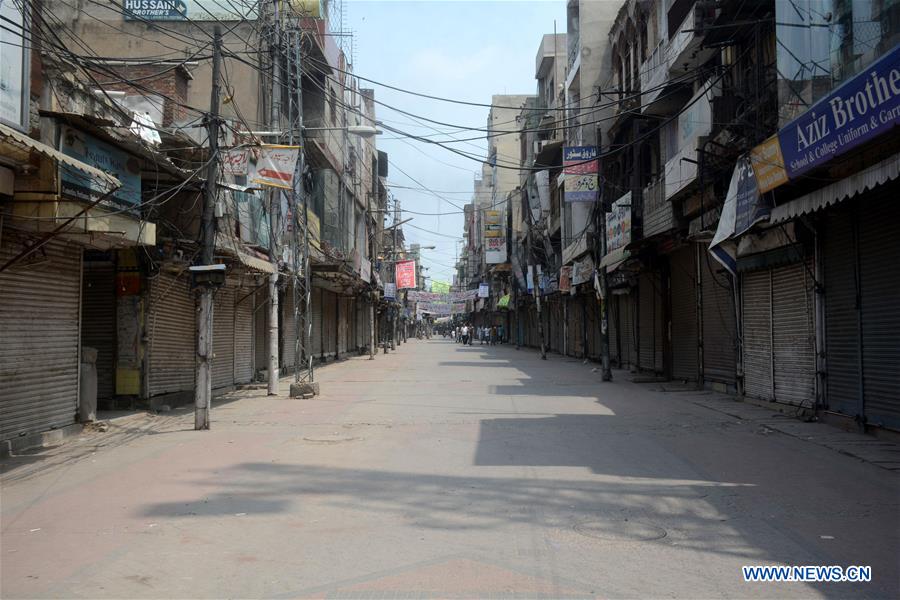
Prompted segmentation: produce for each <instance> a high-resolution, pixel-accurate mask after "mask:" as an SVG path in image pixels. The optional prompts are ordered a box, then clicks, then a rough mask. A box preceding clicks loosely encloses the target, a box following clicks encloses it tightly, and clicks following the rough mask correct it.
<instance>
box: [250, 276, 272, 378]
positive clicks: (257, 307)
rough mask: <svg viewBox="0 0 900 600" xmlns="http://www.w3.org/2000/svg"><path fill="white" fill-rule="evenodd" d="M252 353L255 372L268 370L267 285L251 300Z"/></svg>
mask: <svg viewBox="0 0 900 600" xmlns="http://www.w3.org/2000/svg"><path fill="white" fill-rule="evenodd" d="M253 302H254V306H253V352H254V354H255V357H254V359H255V360H254V364H255V365H256V370H257V371H260V372H261V371H267V370H268V369H269V343H268V337H269V284H268V282H266V283H265V284H264V285H262V287H260V288H259V289H258V290H257V291H256V294H254V298H253Z"/></svg>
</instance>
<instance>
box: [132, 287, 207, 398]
mask: <svg viewBox="0 0 900 600" xmlns="http://www.w3.org/2000/svg"><path fill="white" fill-rule="evenodd" d="M146 327H147V340H148V341H147V354H148V357H149V365H150V370H149V373H147V377H149V380H150V395H151V396H158V395H160V394H170V393H175V392H185V391H190V390H192V389H193V388H194V375H195V369H196V366H195V365H196V360H195V355H196V343H195V339H196V335H197V324H196V310H195V306H194V296H193V294H192V293H191V289H190V277H189V276H188V274H187V271H185V272H183V273H180V274H178V275H176V274H172V273H167V272H160V273H158V274H157V275H156V276H155V277H153V278H152V279H151V280H150V305H149V307H148V313H147V325H146ZM213 340H214V341H215V338H213Z"/></svg>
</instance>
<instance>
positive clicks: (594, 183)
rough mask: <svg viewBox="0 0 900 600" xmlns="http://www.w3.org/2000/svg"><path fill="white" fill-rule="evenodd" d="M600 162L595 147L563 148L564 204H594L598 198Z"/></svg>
mask: <svg viewBox="0 0 900 600" xmlns="http://www.w3.org/2000/svg"><path fill="white" fill-rule="evenodd" d="M599 172H600V161H599V159H598V158H597V147H596V146H567V147H564V148H563V175H564V176H565V185H566V188H565V193H564V199H565V201H566V202H596V201H597V199H598V198H599V197H600V184H599V179H598V174H599Z"/></svg>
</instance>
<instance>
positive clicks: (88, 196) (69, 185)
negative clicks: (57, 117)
mask: <svg viewBox="0 0 900 600" xmlns="http://www.w3.org/2000/svg"><path fill="white" fill-rule="evenodd" d="M59 149H60V152H62V153H63V154H65V155H66V156H71V157H72V158H75V159H78V160H80V161H81V162H83V163H87V164H89V165H90V166H92V167H97V168H98V169H100V170H101V171H106V172H107V173H109V174H110V175H112V176H113V177H115V178H117V179H118V180H119V181H120V182H122V187H120V188H119V189H117V190H116V191H115V192H114V193H113V194H112V195H110V196H109V198H107V199H106V200H104V201H103V202H101V206H106V207H108V208H113V209H116V210H122V209H125V210H126V211H127V212H131V213H138V212H139V211H140V204H141V161H140V159H138V158H136V157H134V156H132V155H131V154H128V153H127V152H124V151H122V150H119V149H118V148H116V147H114V146H112V145H110V144H107V143H105V142H101V141H100V140H98V139H97V138H95V137H92V136H90V135H88V134H86V133H83V132H81V131H79V130H77V129H74V128H72V127H68V126H63V127H62V133H61V135H60V140H59ZM59 179H60V194H61V195H63V196H67V197H69V198H73V199H75V200H83V201H85V202H93V201H94V200H97V199H98V198H100V197H101V196H103V195H104V194H106V193H107V192H108V190H107V188H106V184H105V183H104V182H102V181H98V180H96V179H94V178H92V177H89V176H88V175H86V174H84V173H82V172H81V171H76V170H75V169H72V168H70V167H68V166H67V165H65V164H62V163H60V166H59Z"/></svg>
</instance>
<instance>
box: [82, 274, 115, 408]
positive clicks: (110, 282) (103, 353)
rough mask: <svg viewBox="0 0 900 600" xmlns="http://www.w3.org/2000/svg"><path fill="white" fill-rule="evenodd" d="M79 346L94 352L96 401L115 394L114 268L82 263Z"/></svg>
mask: <svg viewBox="0 0 900 600" xmlns="http://www.w3.org/2000/svg"><path fill="white" fill-rule="evenodd" d="M81 290H82V292H81V294H82V296H81V345H82V346H87V347H89V348H95V349H96V350H97V398H98V399H100V400H104V399H109V398H112V397H113V396H115V394H116V313H117V310H116V266H115V263H113V262H112V261H85V262H84V276H83V281H82V283H81Z"/></svg>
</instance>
